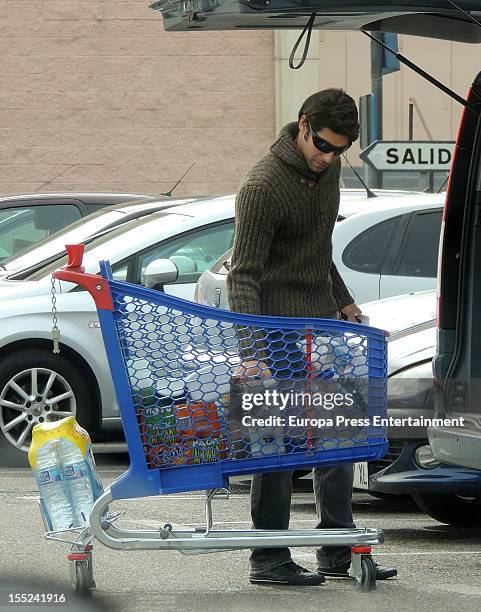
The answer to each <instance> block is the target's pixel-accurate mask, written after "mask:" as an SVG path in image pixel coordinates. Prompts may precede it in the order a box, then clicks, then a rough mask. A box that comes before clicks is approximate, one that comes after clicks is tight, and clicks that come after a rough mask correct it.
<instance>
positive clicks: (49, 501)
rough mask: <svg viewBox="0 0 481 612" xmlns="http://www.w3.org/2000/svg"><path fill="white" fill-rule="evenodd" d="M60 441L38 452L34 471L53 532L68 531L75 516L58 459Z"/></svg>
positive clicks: (48, 444)
mask: <svg viewBox="0 0 481 612" xmlns="http://www.w3.org/2000/svg"><path fill="white" fill-rule="evenodd" d="M58 443H59V440H58V439H54V440H50V441H49V442H47V443H46V444H44V445H43V446H42V447H41V448H39V449H38V451H37V457H36V467H35V470H34V473H35V478H36V480H37V485H38V490H39V493H40V497H41V499H42V502H43V505H44V507H45V508H46V510H47V518H48V519H49V520H50V523H51V526H52V529H53V530H63V529H68V528H69V527H71V526H73V524H74V523H75V516H74V512H73V509H72V505H71V502H70V498H69V495H68V490H67V487H66V486H65V480H64V477H63V472H62V467H61V465H60V461H59V457H58Z"/></svg>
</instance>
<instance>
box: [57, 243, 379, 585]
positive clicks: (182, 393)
mask: <svg viewBox="0 0 481 612" xmlns="http://www.w3.org/2000/svg"><path fill="white" fill-rule="evenodd" d="M67 251H68V253H69V262H68V264H67V265H66V266H65V267H64V268H62V269H60V270H57V271H56V272H55V273H54V277H55V278H57V279H59V280H64V281H69V282H72V283H77V284H78V285H81V286H82V287H84V288H85V289H87V290H88V291H89V292H90V293H91V295H92V297H93V298H94V300H95V303H96V306H97V311H98V316H99V322H100V327H101V331H102V336H103V340H104V344H105V349H106V353H107V357H108V362H109V366H110V370H111V374H112V380H113V383H114V387H115V392H116V396H117V401H118V405H119V409H120V415H121V418H122V423H123V428H124V432H125V438H126V441H127V445H128V450H129V455H130V467H129V469H128V470H127V471H126V472H125V473H124V474H122V475H121V476H120V477H119V478H117V480H115V482H113V483H112V484H111V486H110V487H109V488H108V489H107V490H106V491H105V493H104V494H103V495H102V496H101V497H100V498H99V499H98V500H97V501H96V502H95V504H94V506H93V508H92V512H91V515H90V528H89V530H88V533H87V534H86V536H85V538H84V539H82V538H81V539H80V540H79V542H80V548H79V544H78V543H77V549H76V553H75V555H77V556H75V555H74V556H75V558H72V559H71V561H72V563H73V564H74V565H75V564H77V565H78V567H79V568H80V567H81V564H82V563H85V559H84V558H83V557H82V554H83V551H82V542H87V541H88V546H91V544H90V542H91V540H92V539H93V538H96V539H98V540H99V541H100V542H101V543H103V544H104V545H105V546H108V547H110V548H114V549H119V550H126V549H129V550H132V549H148V550H167V549H168V550H177V551H180V552H182V553H184V554H196V553H206V552H215V551H220V550H233V549H246V548H253V547H274V546H286V545H288V546H320V545H322V546H330V545H332V546H339V545H350V546H352V551H353V553H352V564H351V569H350V575H351V576H352V577H353V578H354V580H355V581H356V583H357V584H358V585H359V587H360V588H362V589H364V590H371V589H372V588H374V587H375V580H376V579H375V566H374V563H373V561H372V558H371V556H370V552H371V548H370V547H371V545H373V544H379V543H382V541H383V535H382V531H380V530H378V529H373V528H369V529H368V528H357V529H324V530H321V529H296V530H285V531H279V530H272V531H271V530H241V531H239V530H228V531H226V530H224V531H218V530H214V529H213V528H212V524H213V520H212V506H211V502H212V500H213V498H214V496H215V494H216V493H217V492H219V490H225V489H228V487H229V477H231V476H236V475H242V474H254V473H258V472H267V471H269V472H270V471H275V470H286V469H287V470H294V469H295V470H299V469H306V468H312V467H315V466H320V465H332V464H335V463H338V462H349V463H354V462H358V461H366V460H368V461H369V460H374V459H377V458H379V457H382V456H383V455H384V454H385V453H386V451H387V438H386V428H385V426H384V425H383V424H382V423H383V417H385V414H386V403H387V399H386V393H387V391H386V386H387V385H386V378H387V348H386V347H387V345H386V337H387V334H386V332H384V331H382V330H379V329H375V328H372V327H368V326H365V325H358V324H351V323H346V322H342V321H338V320H331V319H301V318H282V317H272V316H251V315H241V314H238V313H233V312H228V311H223V310H218V309H214V308H210V307H206V306H202V305H198V304H195V303H192V302H189V301H186V300H183V299H180V298H177V297H173V296H170V295H166V294H165V293H163V292H162V291H156V290H153V289H147V288H144V287H140V286H137V285H133V284H130V283H127V282H120V281H116V280H114V279H113V278H112V274H111V269H110V265H109V263H108V262H101V263H100V270H101V274H100V275H91V274H86V273H84V271H83V268H82V267H81V261H82V253H83V245H71V246H69V247H67ZM192 490H205V491H206V505H205V525H204V526H203V527H202V528H197V529H196V530H195V531H191V530H185V531H183V530H174V529H173V528H172V526H171V525H169V524H167V525H165V526H164V527H162V528H160V529H156V530H151V531H149V530H147V531H146V530H126V529H120V528H117V527H116V526H114V525H113V524H112V523H111V522H110V521H106V520H105V516H106V510H107V507H108V506H109V504H112V502H113V501H114V500H121V499H129V498H137V497H144V496H153V495H163V494H171V493H178V492H182V491H192ZM79 554H80V557H82V558H80V557H78V555H79ZM89 554H91V548H89ZM77 557H78V558H77ZM81 574H82V571H80V570H79V571H78V572H76V571H74V572H73V576H74V581H75V580H76V581H77V584H76V588H77V589H78V588H79V582H81V587H82V588H85V589H88V588H91V586H90V587H89V581H88V580H86V579H85V576H82V575H81ZM89 575H90V576H91V575H92V574H91V568H90V569H89ZM92 584H93V577H92Z"/></svg>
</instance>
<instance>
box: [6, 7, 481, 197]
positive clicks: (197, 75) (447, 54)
mask: <svg viewBox="0 0 481 612" xmlns="http://www.w3.org/2000/svg"><path fill="white" fill-rule="evenodd" d="M147 5H148V2H147V1H146V0H129V1H121V0H38V1H37V2H36V3H35V4H32V3H29V2H26V1H25V0H0V74H1V75H2V77H1V88H0V193H3V194H6V193H16V192H33V191H55V190H115V191H138V192H149V193H158V192H161V191H164V190H168V189H169V188H170V187H172V185H173V184H174V183H175V182H176V181H177V180H178V178H180V176H181V175H182V174H183V173H184V172H185V171H186V170H187V168H189V166H190V165H191V164H192V163H193V162H196V166H195V167H194V169H193V170H192V171H191V172H190V173H189V174H188V176H187V177H186V178H185V179H184V181H183V182H182V183H181V185H180V186H179V187H178V188H177V190H176V192H175V193H176V194H178V195H193V194H207V193H226V192H232V191H235V189H236V188H237V186H238V183H239V181H240V179H241V178H242V176H243V175H244V174H245V172H246V171H247V170H248V169H249V168H250V167H251V166H252V164H253V163H255V161H256V160H257V159H258V158H259V157H260V156H262V155H263V154H265V152H266V151H267V150H268V148H269V145H270V144H271V143H272V141H273V139H274V137H275V134H276V132H277V131H278V129H279V127H280V126H282V125H283V124H284V123H286V122H288V121H293V120H295V119H296V117H297V111H298V107H299V105H300V104H301V103H302V101H303V100H304V99H305V98H306V97H307V96H308V95H310V94H311V93H312V92H313V91H315V90H316V89H317V88H324V87H332V86H340V87H344V88H345V89H346V90H347V91H348V92H349V93H350V94H351V95H352V96H353V97H354V98H355V99H356V101H357V100H358V98H359V96H361V95H363V94H365V93H368V92H369V91H370V85H371V80H370V41H369V40H368V39H367V37H365V36H364V35H362V34H357V33H348V34H346V33H344V32H325V33H314V34H313V37H312V42H311V49H310V53H309V56H308V60H307V61H306V64H305V66H304V67H303V68H301V69H300V70H297V71H292V70H291V69H290V68H289V67H288V57H289V53H290V50H291V48H292V45H293V44H294V41H295V39H296V38H297V36H298V32H295V33H293V32H282V33H279V32H276V33H274V32H269V31H259V32H227V33H223V32H216V33H211V32H190V33H186V34H184V33H169V34H166V33H165V32H164V31H163V27H162V18H161V16H160V14H159V13H156V12H154V11H152V10H151V9H149V8H148V6H147ZM400 46H401V51H402V52H403V53H404V54H405V55H407V56H408V57H410V58H411V59H412V60H414V61H417V62H419V64H420V65H421V66H422V67H423V68H425V69H427V70H430V71H432V72H433V73H434V74H435V75H436V76H437V77H438V78H440V79H441V80H442V81H444V82H445V83H446V84H447V85H449V86H451V87H452V88H453V89H455V90H456V91H457V92H459V93H461V94H463V95H464V94H465V93H466V91H467V88H468V86H469V83H470V81H471V80H472V78H473V77H474V75H475V74H476V73H477V72H478V71H479V70H480V69H481V46H479V45H478V46H476V45H474V46H473V45H462V44H459V43H449V42H438V41H427V40H424V39H419V38H415V37H407V36H403V37H400ZM300 53H301V51H300V52H299V54H300ZM412 96H414V97H415V98H416V100H417V101H418V103H419V106H420V108H421V110H422V112H423V114H424V116H425V118H426V121H427V123H428V127H429V129H430V131H431V132H432V134H433V137H434V138H435V139H454V138H455V136H456V132H457V125H458V122H459V118H460V116H461V107H460V106H459V105H458V104H457V103H456V102H454V101H451V100H450V99H449V98H448V97H447V96H446V95H445V94H443V93H441V92H438V91H437V90H436V89H434V88H433V87H432V86H431V85H429V84H428V83H425V82H424V81H423V79H421V78H420V77H418V76H417V75H416V74H414V73H412V72H411V71H410V70H409V69H407V68H402V69H401V71H400V72H398V73H395V74H392V75H388V76H387V77H385V78H384V126H385V128H384V137H385V138H396V139H398V138H399V139H404V138H407V136H408V121H407V118H408V100H409V97H412ZM414 136H415V138H419V139H426V138H427V135H426V133H425V131H424V128H423V127H422V124H421V122H420V121H419V118H418V117H415V131H414ZM358 155H359V146H358V144H356V145H355V146H354V147H353V148H352V150H351V151H350V152H349V160H350V162H351V163H352V164H353V165H354V166H359V165H360V160H359V157H358Z"/></svg>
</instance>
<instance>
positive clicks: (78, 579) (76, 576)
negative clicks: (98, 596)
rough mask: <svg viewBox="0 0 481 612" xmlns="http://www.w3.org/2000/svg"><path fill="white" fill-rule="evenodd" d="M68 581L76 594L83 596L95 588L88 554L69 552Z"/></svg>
mask: <svg viewBox="0 0 481 612" xmlns="http://www.w3.org/2000/svg"><path fill="white" fill-rule="evenodd" d="M68 560H69V572H70V582H71V583H72V587H73V590H74V591H75V593H76V594H77V595H81V596H83V597H86V596H89V595H90V594H91V589H94V588H95V586H96V585H95V580H94V579H93V571H92V566H91V564H89V555H88V554H86V553H70V554H69V555H68Z"/></svg>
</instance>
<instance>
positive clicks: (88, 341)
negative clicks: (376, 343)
mask: <svg viewBox="0 0 481 612" xmlns="http://www.w3.org/2000/svg"><path fill="white" fill-rule="evenodd" d="M232 210H233V198H232V197H227V198H211V199H209V200H208V201H207V202H206V201H205V200H204V199H200V200H198V201H196V202H194V203H187V204H185V205H182V206H174V207H171V208H169V209H168V210H165V211H161V212H156V213H152V214H150V215H146V216H142V217H140V218H137V219H134V220H132V221H130V222H127V223H123V224H122V225H120V226H118V227H114V228H113V229H112V228H111V229H110V230H107V231H106V232H104V233H101V234H99V235H98V236H95V237H93V238H90V239H88V240H86V241H85V242H86V249H85V257H84V266H85V269H86V271H87V272H92V273H97V272H98V271H99V261H100V260H104V259H108V260H110V262H111V264H112V268H113V274H114V277H115V278H116V279H121V280H128V281H131V282H134V283H138V284H142V283H143V280H144V271H145V269H146V267H147V265H148V264H149V263H152V262H154V261H158V260H161V263H162V262H165V260H166V259H167V258H170V262H168V263H170V265H171V267H172V268H174V270H175V273H173V274H172V280H173V281H174V282H173V284H172V285H169V286H166V287H165V288H164V289H165V291H167V292H169V293H172V294H175V295H179V296H183V297H187V298H190V299H192V296H193V293H194V287H195V282H196V281H197V279H198V277H199V275H200V273H201V272H202V271H203V270H204V269H206V268H207V267H208V266H209V265H211V263H212V261H215V260H216V259H217V258H218V257H219V256H220V255H221V254H222V253H224V252H225V251H226V250H227V249H228V248H229V247H230V246H231V245H232V240H233V235H234V227H233V223H232ZM172 261H175V262H176V264H177V268H178V269H176V268H175V267H174V266H172V263H171V262H172ZM65 263H66V256H64V255H63V254H62V255H60V256H58V255H57V256H54V257H52V258H50V259H49V260H47V261H46V262H45V261H44V262H42V263H40V264H38V265H34V266H32V267H30V268H28V269H26V270H23V271H20V272H17V273H15V274H12V275H10V276H8V277H7V278H3V279H0V321H1V324H0V326H1V330H2V331H1V337H0V430H1V432H0V465H3V466H6V465H19V464H20V465H22V464H24V463H25V462H26V451H27V450H28V445H29V440H30V435H31V429H32V427H33V426H34V425H35V423H37V422H42V421H44V420H47V419H48V420H50V419H52V418H55V417H62V416H65V415H69V414H75V415H76V416H77V418H78V420H79V422H80V423H81V424H82V425H83V426H85V427H86V428H87V429H88V430H89V431H91V432H95V431H98V430H99V429H100V428H101V427H102V426H103V427H104V428H108V426H109V423H112V421H113V422H114V425H115V426H116V427H117V428H120V420H119V412H118V407H117V403H116V399H115V396H114V390H113V385H112V381H111V377H110V371H109V368H108V364H107V358H106V354H105V349H104V345H103V342H102V337H101V332H100V329H99V325H98V318H97V312H96V310H95V306H94V303H93V301H92V299H91V297H90V295H89V294H88V293H87V292H85V291H82V290H79V287H78V286H76V285H73V284H71V283H66V282H58V281H57V282H55V283H54V285H53V286H54V289H55V300H56V308H57V313H58V314H57V316H58V326H59V328H60V332H61V339H60V349H61V353H60V355H55V354H53V352H52V340H51V329H52V326H53V322H52V295H51V289H52V277H51V275H52V272H53V271H54V270H55V269H57V268H59V267H61V266H63V265H65ZM176 277H177V278H176ZM175 281H176V282H177V284H176V283H175Z"/></svg>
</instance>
